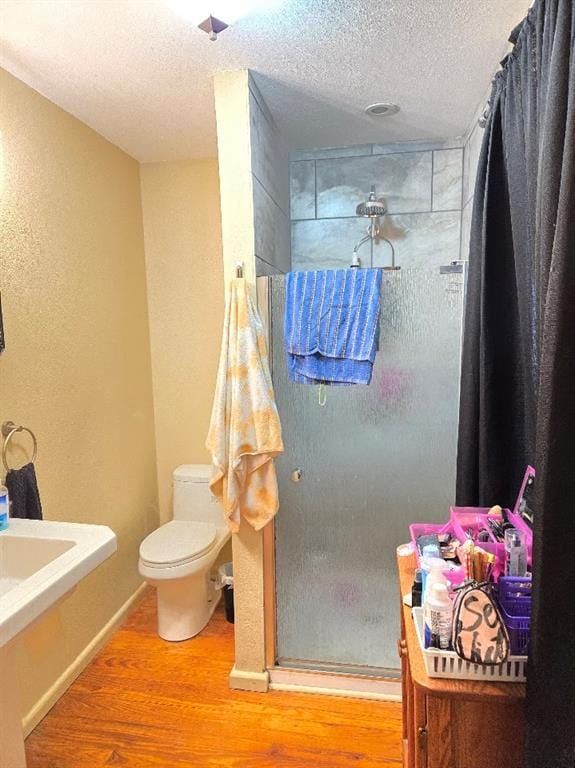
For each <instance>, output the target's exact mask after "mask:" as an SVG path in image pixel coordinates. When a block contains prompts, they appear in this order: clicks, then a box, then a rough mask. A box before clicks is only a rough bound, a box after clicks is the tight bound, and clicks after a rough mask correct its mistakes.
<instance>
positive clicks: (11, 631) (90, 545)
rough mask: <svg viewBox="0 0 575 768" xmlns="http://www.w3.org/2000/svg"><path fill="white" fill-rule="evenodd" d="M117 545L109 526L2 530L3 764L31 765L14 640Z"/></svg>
mask: <svg viewBox="0 0 575 768" xmlns="http://www.w3.org/2000/svg"><path fill="white" fill-rule="evenodd" d="M116 548H117V543H116V535H115V534H114V532H113V531H111V530H110V528H107V527H106V526H103V525H83V524H80V523H57V522H51V521H45V520H10V527H9V528H8V529H7V530H6V531H2V532H0V680H1V681H2V685H1V686H0V730H1V732H2V733H1V736H2V738H1V739H0V741H1V742H2V748H1V749H0V768H24V767H25V765H26V761H25V757H24V739H23V735H22V724H21V721H20V711H19V706H18V690H17V687H16V681H15V676H14V668H15V664H14V661H13V659H12V654H11V649H12V645H13V644H10V645H9V643H10V641H11V640H13V639H14V638H15V637H16V636H17V635H18V634H20V632H22V630H24V629H26V628H27V627H29V626H30V625H31V624H32V623H33V622H34V621H36V619H38V618H39V617H40V616H41V615H42V614H43V613H45V611H47V610H48V609H49V608H50V607H52V606H53V605H54V604H55V603H57V602H58V601H59V600H61V599H62V598H63V597H64V596H65V595H67V594H68V593H69V592H70V591H71V590H72V589H74V587H75V586H76V584H78V582H80V581H81V580H82V579H83V578H84V577H85V576H87V575H88V574H89V573H90V572H91V571H93V570H94V569H95V568H97V567H98V566H99V565H100V563H102V562H104V560H106V559H107V558H108V557H110V556H111V555H113V554H114V552H115V551H116Z"/></svg>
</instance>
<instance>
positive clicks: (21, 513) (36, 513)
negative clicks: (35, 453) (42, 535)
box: [6, 464, 42, 520]
mask: <svg viewBox="0 0 575 768" xmlns="http://www.w3.org/2000/svg"><path fill="white" fill-rule="evenodd" d="M6 488H8V496H9V497H10V517H20V518H26V519H28V520H42V503H41V501H40V492H39V491H38V481H37V480H36V470H35V469H34V465H33V464H25V465H24V466H23V467H21V468H20V469H10V470H8V472H7V473H6Z"/></svg>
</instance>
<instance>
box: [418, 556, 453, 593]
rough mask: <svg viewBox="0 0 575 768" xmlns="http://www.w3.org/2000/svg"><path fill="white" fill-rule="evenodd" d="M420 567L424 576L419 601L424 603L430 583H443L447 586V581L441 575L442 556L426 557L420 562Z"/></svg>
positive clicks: (443, 563)
mask: <svg viewBox="0 0 575 768" xmlns="http://www.w3.org/2000/svg"><path fill="white" fill-rule="evenodd" d="M422 569H423V571H424V574H425V576H424V583H423V589H422V593H421V601H422V603H425V597H426V595H427V594H429V589H430V587H431V585H432V584H435V583H439V584H445V585H446V587H448V588H449V582H448V581H447V579H446V578H445V576H444V575H443V571H444V570H445V560H444V559H443V558H442V557H426V558H425V560H424V561H423V563H422Z"/></svg>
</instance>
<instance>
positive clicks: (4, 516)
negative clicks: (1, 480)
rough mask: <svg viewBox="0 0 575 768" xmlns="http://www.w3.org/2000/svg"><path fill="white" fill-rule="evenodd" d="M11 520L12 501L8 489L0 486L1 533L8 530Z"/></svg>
mask: <svg viewBox="0 0 575 768" xmlns="http://www.w3.org/2000/svg"><path fill="white" fill-rule="evenodd" d="M9 519H10V499H9V497H8V488H6V487H5V486H4V485H0V531H5V530H6V528H8V522H9Z"/></svg>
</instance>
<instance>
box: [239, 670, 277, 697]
mask: <svg viewBox="0 0 575 768" xmlns="http://www.w3.org/2000/svg"><path fill="white" fill-rule="evenodd" d="M229 683H230V688H232V689H233V690H235V691H255V692H256V693H267V692H268V690H269V687H270V676H269V672H267V671H265V672H242V671H241V670H239V669H236V668H235V666H234V667H233V668H232V671H231V672H230V676H229Z"/></svg>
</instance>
